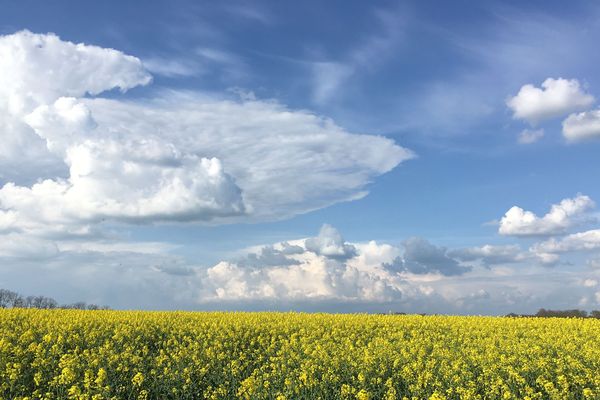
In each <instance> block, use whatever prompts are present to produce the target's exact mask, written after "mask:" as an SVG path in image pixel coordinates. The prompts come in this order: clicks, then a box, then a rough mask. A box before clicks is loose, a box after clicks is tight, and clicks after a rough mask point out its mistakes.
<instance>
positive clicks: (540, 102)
mask: <svg viewBox="0 0 600 400" xmlns="http://www.w3.org/2000/svg"><path fill="white" fill-rule="evenodd" d="M594 101H595V99H594V97H593V96H592V95H590V94H588V93H586V92H585V90H584V89H583V88H582V87H581V85H580V83H579V81H577V80H576V79H563V78H558V79H553V78H548V79H546V80H545V81H544V82H543V83H542V86H541V88H538V87H535V86H534V85H532V84H527V85H524V86H522V87H521V89H520V90H519V93H517V95H516V96H514V97H511V98H509V99H508V100H507V101H506V104H507V105H508V107H509V108H510V109H511V110H512V111H513V118H515V119H523V120H526V121H528V122H529V123H530V124H532V125H535V124H537V123H538V122H540V121H542V120H545V119H548V118H553V117H560V116H563V115H566V114H568V113H571V112H573V111H580V110H584V109H586V108H588V107H589V106H591V105H592V104H593V103H594Z"/></svg>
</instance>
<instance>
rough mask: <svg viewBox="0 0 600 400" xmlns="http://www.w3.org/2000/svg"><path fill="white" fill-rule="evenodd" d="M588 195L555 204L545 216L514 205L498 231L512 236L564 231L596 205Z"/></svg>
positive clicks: (502, 220)
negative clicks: (539, 215)
mask: <svg viewBox="0 0 600 400" xmlns="http://www.w3.org/2000/svg"><path fill="white" fill-rule="evenodd" d="M594 206H595V205H594V202H593V201H592V199H590V198H589V197H588V196H584V195H578V196H577V197H575V198H572V199H564V200H562V201H561V202H560V203H559V204H553V205H552V207H551V208H550V212H548V213H547V214H546V215H544V216H543V217H538V216H537V215H536V214H534V213H533V212H531V211H525V210H523V209H522V208H520V207H517V206H514V207H512V208H511V209H509V210H508V211H507V212H506V214H504V216H503V217H502V219H501V220H500V227H499V229H498V232H499V233H500V234H501V235H510V236H543V235H553V234H560V233H564V232H565V231H566V230H567V229H568V228H570V227H571V226H573V225H575V224H576V223H577V222H579V220H581V219H582V217H584V216H585V213H586V212H587V211H589V210H590V209H592V208H593V207H594Z"/></svg>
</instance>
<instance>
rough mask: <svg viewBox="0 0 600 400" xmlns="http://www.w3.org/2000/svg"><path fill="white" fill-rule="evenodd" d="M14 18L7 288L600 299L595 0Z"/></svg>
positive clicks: (88, 9)
mask: <svg viewBox="0 0 600 400" xmlns="http://www.w3.org/2000/svg"><path fill="white" fill-rule="evenodd" d="M0 8H1V10H2V12H1V13H0V35H1V36H0V56H1V57H2V58H3V61H2V60H0V72H2V75H3V76H4V81H3V80H2V78H0V83H1V84H2V85H3V86H4V87H5V89H4V90H0V134H3V135H5V140H4V145H3V147H4V149H2V148H0V236H4V243H6V244H5V245H4V247H2V246H0V264H1V265H2V267H1V268H0V286H3V287H7V288H10V289H15V290H19V291H21V292H24V293H25V294H33V293H35V294H38V293H40V294H46V295H52V296H54V297H56V298H57V299H58V300H59V301H63V302H68V301H75V300H80V299H84V300H88V301H92V302H100V303H106V304H109V305H111V306H113V307H117V308H166V309H172V308H186V309H298V310H310V311H314V310H326V311H381V310H383V311H387V310H390V309H393V310H398V311H407V312H449V313H461V314H462V313H466V314H469V313H485V314H497V313H503V312H509V311H515V312H531V311H535V309H537V308H539V307H555V308H574V307H580V308H586V309H593V308H594V307H595V308H600V283H599V281H600V270H599V269H598V266H600V233H599V232H600V231H599V230H598V229H599V228H600V227H599V226H598V222H597V215H598V214H597V210H596V208H595V203H594V202H597V201H599V200H598V199H600V189H599V186H598V185H597V176H598V167H599V165H598V161H597V160H598V158H597V154H598V151H599V150H600V112H597V111H596V110H597V100H596V99H597V98H598V97H599V96H600V75H598V72H597V67H596V66H597V64H598V61H599V60H598V58H600V57H599V56H598V54H597V51H596V50H597V45H596V43H597V38H598V37H599V35H600V8H598V6H597V5H596V4H595V3H594V2H586V1H581V2H575V3H571V4H569V5H568V6H567V5H565V4H564V3H562V2H528V3H526V4H524V3H522V2H516V1H515V2H485V3H478V4H473V3H472V2H453V3H439V2H393V1H381V2H359V1H353V2H347V1H344V2H342V1H339V2H327V3H324V2H318V1H309V2H277V3H274V2H266V1H265V2H261V1H256V2H236V1H231V2H218V3H217V2H192V1H175V2H167V1H148V2H144V3H143V5H142V4H141V3H134V2H130V3H124V4H123V3H122V2H113V1H104V2H97V3H72V2H66V1H64V2H63V1H56V2H52V3H39V2H29V1H22V2H9V1H1V0H0ZM74 44H79V45H77V46H75V45H74ZM110 49H114V50H110ZM123 171H126V172H123ZM43 180H47V181H44V182H46V183H45V184H40V182H42V181H43ZM36 182H37V186H36ZM513 207H518V209H519V210H521V212H520V213H518V212H517V211H514V209H513ZM509 210H513V211H514V212H512V213H509ZM534 214H535V215H534ZM545 216H546V217H545ZM307 238H309V239H307ZM310 238H312V239H310ZM415 238H419V240H416V239H415ZM307 240H308V241H307ZM311 240H313V241H315V242H318V243H320V244H319V245H318V246H317V245H315V246H313V247H312V248H311V246H310V245H309V244H308V243H311ZM372 241H375V242H374V243H375V244H374V245H372V246H369V245H368V243H371V242H372ZM281 243H292V245H293V246H298V247H299V248H301V249H302V251H300V250H299V249H296V250H295V252H291V253H286V251H287V250H285V249H287V247H286V246H285V245H284V246H283V247H282V244H281ZM265 249H267V251H266V253H264V251H265ZM477 249H478V250H477ZM261 252H262V253H261ZM267 253H268V255H269V256H268V257H267V256H265V257H262V258H261V254H263V255H265V254H267ZM272 253H273V254H275V255H273V254H272ZM244 260H245V261H244ZM248 260H250V261H248ZM457 266H460V269H457ZM457 271H458V272H459V273H457ZM32 277H38V279H34V278H32ZM298 280H302V281H306V282H307V284H306V285H299V284H297V281H298ZM564 282H566V283H565V284H563V283H564Z"/></svg>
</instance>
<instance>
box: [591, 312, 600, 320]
mask: <svg viewBox="0 0 600 400" xmlns="http://www.w3.org/2000/svg"><path fill="white" fill-rule="evenodd" d="M590 318H600V310H594V311H592V312H591V313H590Z"/></svg>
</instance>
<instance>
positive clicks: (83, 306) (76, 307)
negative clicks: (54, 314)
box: [62, 301, 87, 310]
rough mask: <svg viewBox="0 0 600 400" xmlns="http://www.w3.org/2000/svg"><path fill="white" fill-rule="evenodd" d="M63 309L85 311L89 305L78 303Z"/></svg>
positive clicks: (65, 306) (82, 302)
mask: <svg viewBox="0 0 600 400" xmlns="http://www.w3.org/2000/svg"><path fill="white" fill-rule="evenodd" d="M62 308H69V309H72V310H85V309H86V308H87V305H86V304H85V302H84V301H78V302H76V303H72V304H67V305H64V306H62Z"/></svg>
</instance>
